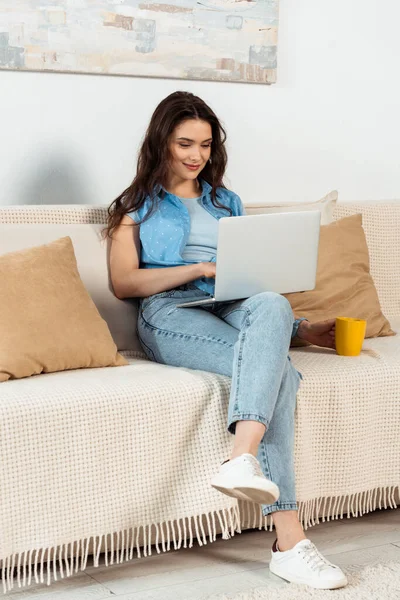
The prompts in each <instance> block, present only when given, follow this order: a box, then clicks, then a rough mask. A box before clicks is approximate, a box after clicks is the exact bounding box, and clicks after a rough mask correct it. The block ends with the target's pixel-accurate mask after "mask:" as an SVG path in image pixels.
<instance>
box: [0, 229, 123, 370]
mask: <svg viewBox="0 0 400 600" xmlns="http://www.w3.org/2000/svg"><path fill="white" fill-rule="evenodd" d="M0 281H1V286H2V293H1V295H0V333H1V335H0V381H7V380H8V379H19V378H21V377H28V376H30V375H35V374H38V373H42V372H45V373H46V372H47V373H49V372H53V371H62V370H66V369H79V368H82V367H105V366H122V365H126V364H127V363H126V360H125V359H124V358H123V357H122V356H121V355H119V354H118V353H117V348H116V346H115V344H114V342H113V339H112V337H111V335H110V331H109V329H108V327H107V323H106V322H105V321H104V320H103V319H102V318H101V316H100V314H99V312H98V310H97V308H96V306H95V304H94V303H93V300H92V299H91V298H90V296H89V294H88V292H87V291H86V289H85V287H84V285H83V283H82V280H81V278H80V277H79V273H78V269H77V266H76V259H75V254H74V249H73V246H72V242H71V239H70V238H69V237H65V238H61V239H59V240H56V241H54V242H51V243H50V244H44V245H42V246H37V247H34V248H29V249H25V250H18V251H16V252H11V253H8V254H4V255H2V256H0Z"/></svg>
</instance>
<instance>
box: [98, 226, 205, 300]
mask: <svg viewBox="0 0 400 600" xmlns="http://www.w3.org/2000/svg"><path fill="white" fill-rule="evenodd" d="M139 229H140V227H139V226H138V225H137V224H135V222H134V221H132V219H131V218H130V217H128V216H125V217H124V218H123V219H122V221H121V225H120V226H119V227H118V228H117V229H116V230H115V232H114V233H113V236H112V242H111V251H110V271H111V281H112V285H113V288H114V294H115V295H116V296H117V298H121V299H123V298H136V297H137V298H144V297H146V296H152V295H153V294H158V293H159V292H164V291H166V290H170V289H172V288H175V287H178V286H180V285H183V284H184V283H188V282H189V281H194V280H195V279H198V278H199V277H203V276H206V272H207V277H210V276H211V275H210V274H209V267H208V266H207V263H196V264H193V265H182V266H179V267H165V268H160V269H140V268H139V265H140V238H139Z"/></svg>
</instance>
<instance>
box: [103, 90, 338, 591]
mask: <svg viewBox="0 0 400 600" xmlns="http://www.w3.org/2000/svg"><path fill="white" fill-rule="evenodd" d="M225 139H226V136H225V131H224V129H223V128H222V126H221V124H220V123H219V121H218V119H217V117H216V116H215V114H214V112H213V111H212V110H211V108H209V107H208V106H207V105H206V104H205V103H204V102H203V101H202V100H201V99H200V98H198V97H196V96H194V95H193V94H190V93H187V92H176V93H173V94H171V95H170V96H168V97H167V98H165V99H164V100H163V101H162V102H161V103H160V104H159V106H158V107H157V108H156V110H155V112H154V114H153V116H152V119H151V121H150V124H149V127H148V129H147V132H146V135H145V139H144V141H143V144H142V147H141V150H140V153H139V158H138V165H137V174H136V177H135V179H134V180H133V182H132V184H131V185H130V186H129V187H128V188H127V189H126V190H125V191H124V192H123V193H122V194H121V195H120V196H119V197H118V198H117V199H116V200H115V201H114V202H113V203H112V204H111V206H110V208H109V221H108V227H107V232H108V235H109V236H110V237H111V239H112V244H111V254H110V266H111V278H112V283H113V287H114V291H115V294H116V295H117V296H118V297H119V298H131V297H138V298H140V299H141V300H140V310H139V319H138V333H139V337H140V340H141V343H142V346H143V348H144V350H145V352H146V354H147V356H148V357H149V358H150V359H151V360H153V361H156V362H160V363H165V364H169V365H175V366H183V367H188V368H192V369H201V370H205V371H212V372H215V373H221V374H223V375H227V376H229V377H231V378H232V385H231V394H230V402H229V410H228V430H229V432H231V433H232V434H234V435H235V439H234V446H233V451H232V454H231V456H230V457H229V460H227V461H225V463H224V464H223V465H221V467H220V469H219V472H218V473H216V475H215V477H214V478H213V480H212V482H211V484H212V485H213V486H214V487H215V488H216V489H218V490H219V491H221V492H222V493H225V494H228V495H230V496H234V497H236V498H241V499H246V500H251V501H253V502H257V503H259V504H261V505H262V510H263V514H264V515H268V514H270V513H272V515H273V516H272V518H273V521H274V525H275V528H276V532H277V540H275V542H274V544H273V547H272V557H271V561H270V569H271V571H272V572H273V573H275V574H276V575H278V576H280V577H282V578H284V579H286V580H288V581H293V582H298V583H305V584H308V585H310V586H312V587H316V588H324V589H333V588H337V587H342V586H344V585H346V583H347V580H346V577H345V575H344V573H343V572H342V571H341V570H340V569H339V568H338V567H336V566H334V565H332V564H331V563H329V562H328V561H327V560H326V559H325V558H324V557H323V556H322V555H321V554H320V553H319V552H318V550H317V549H316V547H315V546H314V544H312V543H311V541H310V540H308V539H307V538H306V536H305V535H304V532H303V528H302V526H301V524H300V522H299V520H298V516H297V503H296V498H295V477H294V460H293V445H294V412H295V404H296V393H297V390H298V387H299V383H300V377H301V376H300V374H299V373H298V372H297V371H296V370H295V369H294V367H293V366H292V364H291V362H290V358H289V356H288V350H289V346H290V342H291V338H293V337H295V336H297V337H299V338H302V339H304V340H308V341H309V342H311V343H312V344H316V345H319V346H324V347H328V348H333V347H334V321H326V322H321V323H313V324H311V323H309V322H308V321H307V320H305V319H297V320H295V321H294V319H293V313H292V310H291V307H290V304H289V302H288V301H287V300H286V299H285V298H284V297H283V296H281V295H279V294H275V293H270V292H265V293H260V294H256V295H255V296H252V297H250V298H247V299H245V300H239V301H235V302H218V303H214V304H211V305H208V306H204V307H191V308H177V307H176V305H177V304H179V303H182V302H183V301H188V300H192V299H193V300H194V299H198V298H208V297H210V296H212V295H213V291H214V283H215V270H216V264H215V257H216V246H217V231H218V220H219V219H220V218H221V217H225V216H238V215H243V214H244V210H243V205H242V202H241V200H240V198H239V197H238V196H237V195H236V194H234V193H233V192H231V191H229V190H227V189H226V188H225V187H224V184H223V176H224V173H225V168H226V162H227V156H226V150H225V145H224V143H225Z"/></svg>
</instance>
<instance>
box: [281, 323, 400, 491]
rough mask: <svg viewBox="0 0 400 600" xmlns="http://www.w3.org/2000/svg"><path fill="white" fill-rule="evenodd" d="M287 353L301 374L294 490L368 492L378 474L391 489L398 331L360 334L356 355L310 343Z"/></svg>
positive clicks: (398, 457) (397, 441)
mask: <svg viewBox="0 0 400 600" xmlns="http://www.w3.org/2000/svg"><path fill="white" fill-rule="evenodd" d="M392 327H393V329H394V331H396V332H398V333H400V318H393V319H392ZM291 356H292V361H293V364H294V366H295V367H296V369H297V370H298V371H300V372H301V373H302V376H303V381H302V383H301V385H300V389H299V393H298V397H297V415H296V448H295V460H296V475H298V477H297V481H298V482H299V483H298V487H297V494H298V496H300V497H301V499H302V500H308V499H310V498H318V497H327V496H329V495H332V496H333V497H338V496H340V495H342V494H350V493H356V492H357V491H363V490H364V491H365V490H368V493H370V494H371V495H372V494H375V493H379V490H377V489H376V482H377V481H378V482H379V481H381V482H382V486H384V485H385V484H386V486H387V485H389V483H390V482H391V485H392V486H393V493H394V489H395V487H397V486H398V485H399V473H400V436H399V434H398V426H399V423H400V402H399V397H400V335H395V336H392V337H385V338H374V339H368V340H365V341H364V346H363V350H362V353H361V355H360V356H358V357H346V356H338V355H336V353H335V352H334V351H331V350H329V349H324V348H317V347H315V346H310V347H308V348H297V349H294V350H292V351H291ZM383 432H384V435H383ZM373 488H375V489H373ZM366 493H367V492H366ZM371 501H372V496H371Z"/></svg>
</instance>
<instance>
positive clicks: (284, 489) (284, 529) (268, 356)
mask: <svg viewBox="0 0 400 600" xmlns="http://www.w3.org/2000/svg"><path fill="white" fill-rule="evenodd" d="M214 312H215V314H217V315H218V316H219V317H220V318H222V319H224V320H225V321H226V322H228V323H229V324H231V325H232V326H234V327H236V328H238V329H239V337H238V343H237V345H236V347H235V354H236V355H237V358H236V361H234V365H236V367H237V370H238V372H239V377H238V378H239V379H240V381H239V382H236V383H237V387H236V394H235V389H234V386H233V384H232V392H231V401H230V407H229V408H230V410H229V416H228V427H229V429H230V430H231V431H232V430H233V429H235V431H236V436H235V446H234V449H233V452H232V457H231V458H234V457H235V456H238V455H239V454H241V453H244V452H248V453H250V454H253V455H254V456H257V458H258V460H259V462H260V465H261V468H262V470H263V472H264V474H265V476H266V477H268V478H269V479H271V480H272V481H274V482H275V483H276V484H277V485H278V486H279V489H280V498H279V500H278V501H277V502H275V503H274V504H270V505H265V506H263V514H264V515H268V514H270V513H274V515H276V518H274V517H273V518H274V524H275V526H276V530H277V534H278V543H280V545H282V548H284V549H285V550H286V549H288V547H293V546H294V545H295V544H296V543H297V542H298V541H300V540H302V539H305V535H304V533H303V528H302V526H301V524H300V522H299V520H298V517H297V503H296V499H295V498H296V496H295V474H294V453H293V451H294V417H295V407H296V394H297V390H298V387H299V374H298V373H297V371H296V370H295V369H294V367H293V365H292V363H291V361H290V360H288V350H289V345H290V340H291V332H292V325H293V314H292V311H291V308H290V305H289V303H288V302H287V301H286V300H285V298H283V297H282V296H279V295H277V294H269V293H266V294H257V295H256V296H252V297H250V298H248V299H246V300H244V301H240V302H239V303H236V304H235V305H231V306H224V307H222V308H221V309H218V308H217V309H216V310H215V311H214ZM244 315H246V316H244ZM261 357H262V358H261ZM254 379H257V380H258V383H259V382H260V379H261V380H262V382H263V383H262V389H261V391H260V392H259V393H257V390H258V386H257V382H254V383H252V382H253V380H254ZM243 388H244V389H247V390H252V393H251V398H250V399H248V398H246V399H245V404H244V405H243V404H242V402H243V400H242V398H243V397H245V394H244V393H242V390H243ZM264 390H267V394H266V393H265V391H264ZM266 405H267V406H268V407H269V411H270V412H269V413H267V414H268V417H267V422H266V423H265V425H266V428H264V430H263V428H262V427H261V426H260V423H259V422H258V421H259V420H260V419H258V418H257V415H258V416H259V415H260V414H262V413H263V411H264V410H265V409H264V407H265V406H266ZM249 412H250V413H251V414H252V415H253V416H254V415H256V417H254V418H255V421H249V420H247V418H248V413H249ZM244 419H246V420H244Z"/></svg>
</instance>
